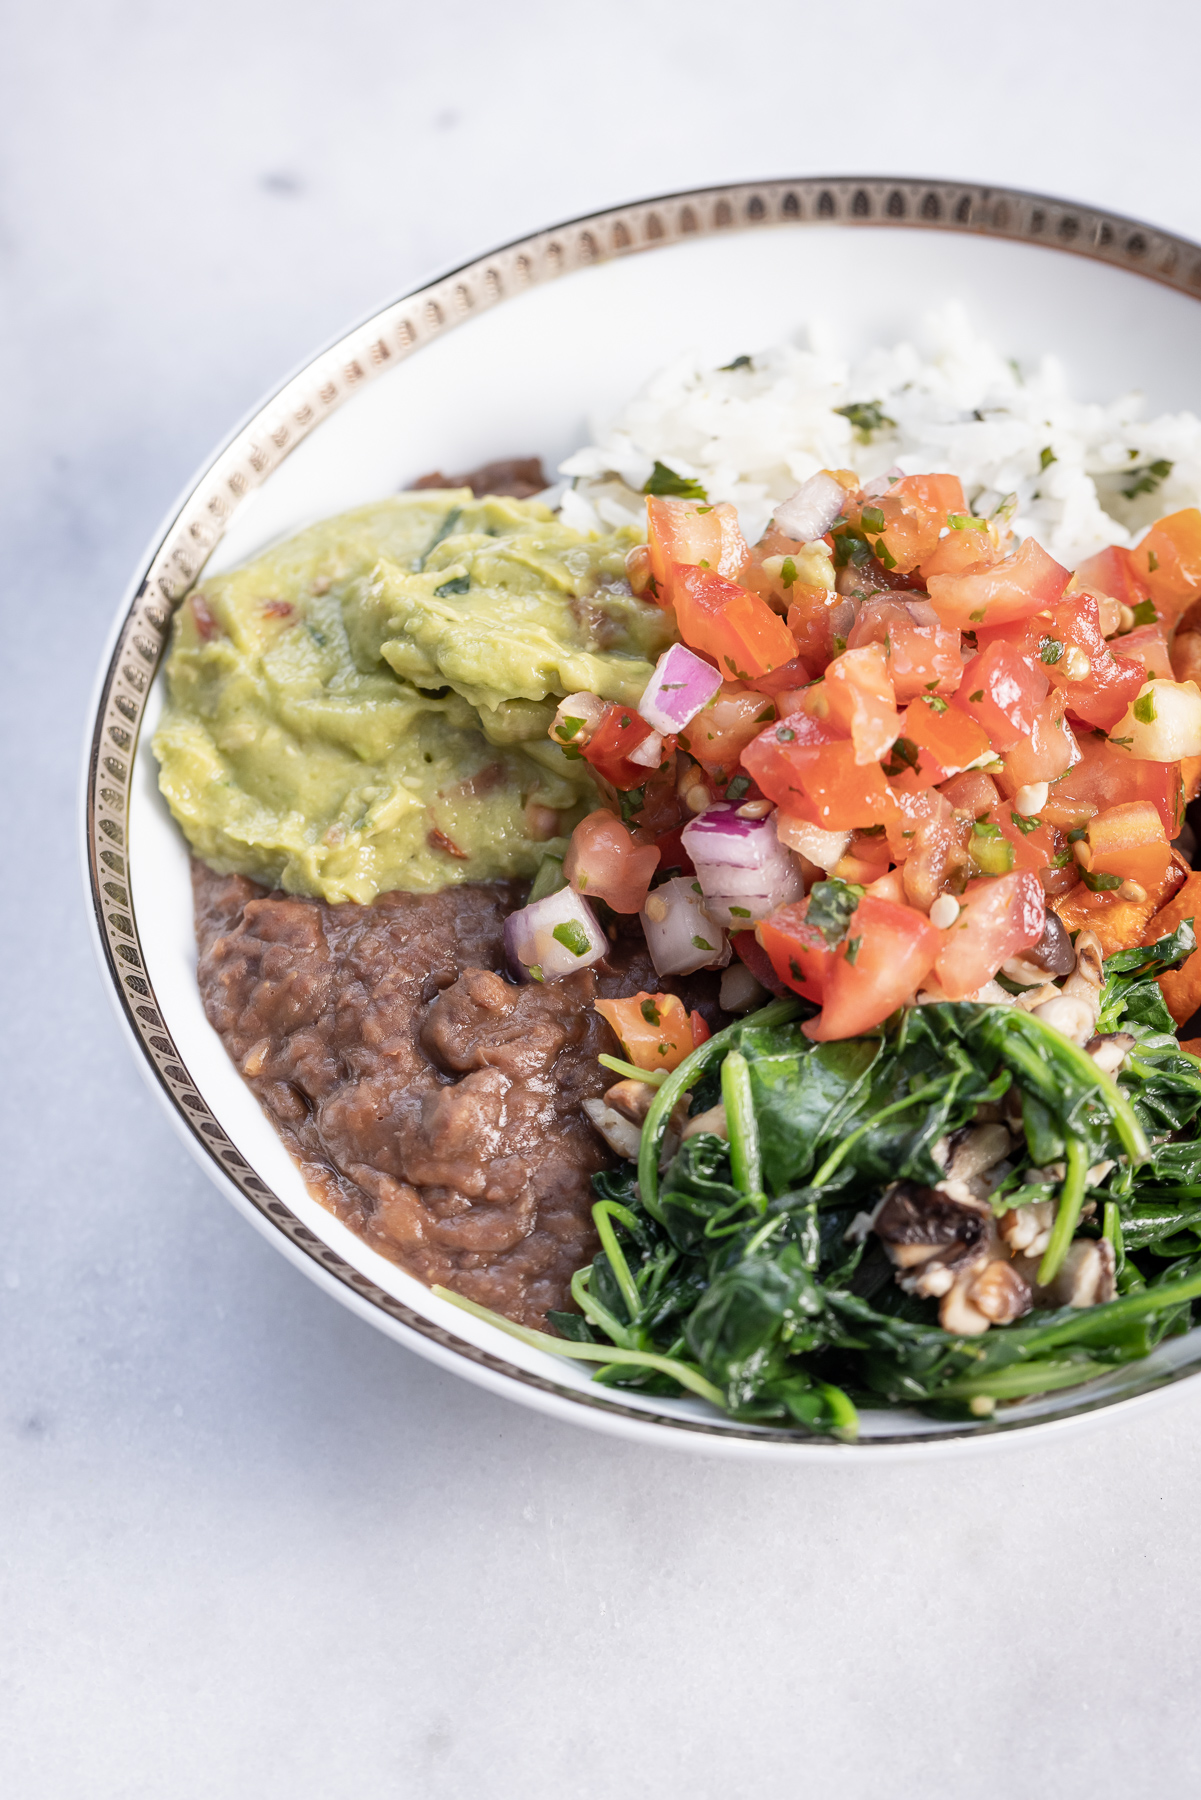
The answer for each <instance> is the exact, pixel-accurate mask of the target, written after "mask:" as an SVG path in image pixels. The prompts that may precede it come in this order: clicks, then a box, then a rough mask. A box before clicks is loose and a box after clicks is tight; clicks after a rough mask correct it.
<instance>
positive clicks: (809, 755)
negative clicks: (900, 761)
mask: <svg viewBox="0 0 1201 1800" xmlns="http://www.w3.org/2000/svg"><path fill="white" fill-rule="evenodd" d="M756 742H758V740H756ZM754 748H755V745H753V744H752V745H751V746H749V748H748V749H747V751H746V753H745V754H744V756H743V763H744V765H746V766H747V767H749V766H750V765H749V763H748V760H747V759H748V758H749V757H750V755H751V754H752V752H753V751H754ZM789 764H790V767H789V775H790V780H789V782H788V784H787V789H788V791H787V793H786V796H785V798H784V799H780V798H779V797H778V796H777V795H775V794H771V793H769V791H768V789H767V788H765V787H763V781H762V778H761V777H758V776H757V777H756V779H757V780H758V781H759V786H760V787H761V788H763V791H764V793H766V794H768V798H769V799H772V800H775V801H776V804H777V805H778V806H780V807H781V809H782V810H783V811H784V812H786V813H794V814H796V815H797V817H799V818H802V819H808V820H809V822H810V823H811V824H813V825H820V826H821V828H822V830H823V831H855V830H859V829H862V828H864V827H870V826H872V825H887V823H888V821H889V819H890V818H892V817H894V816H895V813H896V805H897V803H896V799H895V797H894V795H893V793H892V790H891V789H890V787H889V785H888V782H887V780H886V779H885V776H884V771H883V769H882V768H881V766H880V764H879V763H878V762H873V763H860V762H858V761H857V760H856V757H855V748H854V745H853V744H848V743H845V742H840V743H834V744H820V745H801V744H797V745H796V746H795V747H794V751H793V755H792V756H791V757H790V758H789ZM798 788H799V790H800V797H799V801H798V796H797V793H796V790H797V789H798Z"/></svg>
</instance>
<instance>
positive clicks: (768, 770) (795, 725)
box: [742, 712, 870, 830]
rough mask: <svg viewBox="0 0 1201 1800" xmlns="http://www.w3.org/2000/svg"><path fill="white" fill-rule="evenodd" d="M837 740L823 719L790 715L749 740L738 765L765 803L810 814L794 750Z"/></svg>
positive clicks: (813, 822) (799, 813)
mask: <svg viewBox="0 0 1201 1800" xmlns="http://www.w3.org/2000/svg"><path fill="white" fill-rule="evenodd" d="M837 741H838V733H837V732H836V731H835V730H834V728H833V727H832V726H831V725H829V724H828V723H827V722H826V721H825V720H824V719H814V718H811V717H810V716H809V715H808V714H807V713H803V712H802V713H793V714H790V715H789V717H788V718H787V719H781V720H780V721H779V723H778V724H776V725H769V726H768V727H767V728H766V730H764V731H761V732H760V733H759V735H758V737H757V738H754V739H752V741H751V742H750V743H749V744H748V745H747V747H746V749H745V750H744V751H743V753H742V766H743V768H744V769H745V770H746V772H747V774H748V775H749V776H751V778H752V780H754V781H756V782H757V783H758V785H759V787H760V789H761V791H762V792H763V793H764V794H766V795H767V798H768V799H769V800H774V801H775V802H776V805H777V806H782V807H783V808H784V810H785V811H786V812H791V813H796V814H798V815H802V816H803V815H806V814H807V813H811V812H812V808H811V807H810V806H809V804H808V802H807V800H806V797H805V794H804V792H803V791H802V789H801V786H800V780H799V771H798V764H797V753H798V750H800V749H804V748H811V747H813V746H816V745H820V744H833V743H836V742H837ZM848 748H849V746H848ZM809 822H810V824H813V825H816V823H817V819H816V817H811V818H810V821H809ZM868 822H869V823H870V820H869V821H868ZM847 829H848V830H850V829H851V827H849V826H848V827H847Z"/></svg>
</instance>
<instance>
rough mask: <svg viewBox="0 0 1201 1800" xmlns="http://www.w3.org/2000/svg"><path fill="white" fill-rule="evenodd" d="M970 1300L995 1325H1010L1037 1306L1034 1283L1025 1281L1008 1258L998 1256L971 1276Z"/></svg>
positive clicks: (968, 1289) (970, 1303) (969, 1285)
mask: <svg viewBox="0 0 1201 1800" xmlns="http://www.w3.org/2000/svg"><path fill="white" fill-rule="evenodd" d="M966 1297H967V1300H968V1303H969V1305H971V1306H974V1307H975V1308H976V1311H977V1312H981V1313H983V1314H984V1316H985V1318H986V1319H987V1320H988V1321H989V1323H990V1324H993V1325H1009V1324H1011V1323H1012V1322H1013V1320H1014V1319H1020V1318H1021V1316H1022V1314H1023V1313H1028V1312H1029V1311H1030V1308H1031V1306H1032V1305H1033V1303H1034V1302H1033V1299H1032V1296H1031V1293H1030V1284H1029V1282H1027V1281H1024V1280H1023V1279H1022V1277H1021V1276H1020V1275H1019V1274H1018V1272H1017V1270H1016V1269H1015V1268H1014V1266H1013V1264H1012V1263H1011V1262H1010V1261H1009V1259H1008V1257H994V1258H993V1259H992V1260H991V1261H990V1262H986V1263H985V1265H984V1267H983V1268H982V1269H978V1270H976V1271H975V1273H974V1274H973V1275H972V1276H971V1278H970V1280H969V1282H968V1287H967V1296H966Z"/></svg>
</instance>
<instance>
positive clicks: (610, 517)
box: [560, 305, 1201, 567]
mask: <svg viewBox="0 0 1201 1800" xmlns="http://www.w3.org/2000/svg"><path fill="white" fill-rule="evenodd" d="M927 328H928V335H929V345H930V351H929V354H928V355H925V356H923V355H922V354H921V353H920V352H919V351H918V350H917V349H915V348H914V346H913V345H912V344H907V343H906V344H898V345H896V346H895V348H893V349H879V350H873V351H871V352H869V354H868V355H866V356H865V357H864V358H863V359H862V360H861V361H860V362H859V363H857V364H854V365H852V364H849V363H847V362H846V361H845V360H843V359H841V358H838V357H835V356H831V355H828V354H825V353H823V352H822V351H820V350H818V349H814V348H808V349H801V348H798V347H797V346H796V345H794V344H780V345H776V346H773V347H772V348H770V349H767V350H762V351H758V352H756V353H755V355H754V357H753V358H752V361H751V365H750V366H749V367H746V366H743V367H740V368H729V369H715V368H711V367H709V366H707V365H706V364H705V363H703V362H702V361H701V360H700V359H699V358H697V357H696V356H695V355H687V356H682V357H680V358H679V359H678V360H677V361H676V362H674V363H672V364H671V365H670V366H669V367H668V368H666V369H663V370H662V371H661V372H660V373H659V374H658V375H656V376H655V377H654V378H653V380H651V381H650V382H648V384H647V385H646V387H645V388H643V390H642V392H641V393H639V394H637V395H636V396H635V397H634V399H632V400H631V401H630V402H629V404H628V405H627V406H625V407H624V408H623V409H622V411H621V412H620V413H619V414H618V415H617V417H616V418H615V419H612V420H610V421H608V422H607V423H598V422H596V421H593V422H592V429H593V436H594V441H593V443H592V444H590V445H589V446H588V447H587V448H586V449H583V450H579V451H577V452H576V453H575V454H574V455H573V456H571V457H569V458H568V460H567V461H566V462H565V463H564V464H563V465H562V467H561V470H560V473H561V474H562V475H564V476H568V477H573V478H574V486H572V487H569V488H568V489H567V491H566V492H565V493H564V494H563V497H562V516H563V520H564V522H565V523H566V524H569V525H573V526H576V527H577V528H578V529H581V530H585V531H589V530H592V531H595V530H601V529H605V528H607V527H611V526H614V525H620V524H630V523H633V524H639V523H641V522H642V520H643V518H644V513H645V508H644V502H643V500H642V488H643V484H644V483H645V482H646V481H647V480H648V479H649V477H650V474H651V470H652V468H653V466H654V463H655V462H656V461H658V462H661V463H665V464H666V465H667V466H668V467H669V468H670V469H672V470H674V472H675V473H676V474H677V475H681V476H688V477H691V478H693V479H695V480H697V481H699V482H701V483H702V485H703V486H704V487H705V488H706V490H707V491H708V494H709V498H710V499H711V500H732V501H733V502H734V504H735V505H736V506H737V508H738V512H739V517H740V520H741V523H742V528H743V531H744V533H745V534H746V536H747V538H748V540H749V541H750V542H752V543H753V542H754V541H755V540H756V539H757V538H758V537H759V536H760V535H761V534H762V532H763V530H764V528H765V526H766V525H767V522H768V520H769V519H770V517H771V513H772V509H773V506H774V505H775V504H776V503H777V502H778V501H780V500H783V499H785V498H786V497H787V496H788V495H789V494H790V493H792V491H793V490H794V489H795V488H796V487H797V486H798V485H799V484H800V482H802V481H804V480H805V479H806V477H807V476H809V475H812V474H813V473H814V472H815V471H816V470H817V469H821V468H850V469H854V470H856V471H857V472H858V474H859V475H860V476H861V477H862V478H863V479H864V480H870V479H871V478H872V477H873V476H876V475H881V474H883V473H884V472H885V471H886V470H888V469H891V468H894V467H896V468H900V469H901V470H903V471H904V473H905V474H907V475H916V474H922V473H926V472H930V471H948V472H950V473H952V474H956V475H958V476H959V477H960V478H961V480H962V481H963V485H964V490H965V494H966V497H967V500H968V503H969V504H970V505H971V507H972V509H973V511H975V512H976V513H978V514H988V513H991V512H993V511H994V510H995V509H996V508H997V507H998V506H1000V505H1001V504H1002V503H1003V502H1004V501H1005V500H1006V499H1007V498H1008V497H1009V496H1011V495H1016V507H1017V510H1016V513H1015V515H1014V517H1013V525H1014V529H1015V530H1016V532H1017V533H1018V535H1019V537H1027V536H1033V537H1036V538H1037V539H1038V541H1039V542H1040V543H1041V544H1043V545H1044V546H1045V548H1046V549H1047V550H1049V551H1050V552H1051V554H1052V555H1053V556H1054V557H1056V558H1057V559H1058V560H1059V561H1060V562H1062V563H1064V564H1065V565H1067V566H1068V567H1074V565H1075V564H1076V563H1078V562H1079V561H1081V560H1082V559H1083V558H1084V557H1086V556H1090V555H1091V554H1092V553H1093V552H1094V551H1096V550H1099V549H1101V548H1103V547H1104V546H1105V545H1106V544H1131V543H1134V542H1136V541H1137V539H1138V538H1139V537H1140V536H1141V534H1142V533H1143V531H1145V530H1146V528H1147V526H1148V525H1150V524H1151V523H1153V521H1154V520H1155V519H1157V518H1160V517H1161V516H1162V515H1163V514H1164V513H1169V512H1175V511H1177V510H1178V509H1179V508H1180V507H1183V506H1197V505H1198V504H1201V420H1198V419H1197V417H1196V416H1195V415H1194V414H1193V413H1187V412H1184V413H1165V414H1163V415H1162V416H1161V417H1160V418H1157V419H1150V420H1143V419H1140V417H1139V414H1140V412H1141V410H1142V400H1141V396H1139V395H1138V394H1137V393H1133V394H1126V395H1123V396H1122V397H1121V398H1120V399H1117V400H1111V401H1108V402H1105V403H1096V402H1088V401H1082V400H1077V399H1074V398H1073V397H1072V395H1071V394H1069V393H1068V391H1067V387H1066V384H1065V380H1064V374H1063V369H1062V367H1061V365H1060V363H1059V362H1058V360H1057V359H1056V358H1055V357H1051V356H1047V357H1044V358H1043V359H1042V361H1041V362H1040V363H1039V364H1038V366H1037V368H1035V369H1027V370H1022V369H1019V368H1018V366H1017V365H1016V364H1015V363H1013V362H1010V361H1007V360H1006V358H1005V357H1004V356H1003V355H1002V354H1001V352H1000V351H999V350H997V349H996V347H995V346H994V345H992V344H990V343H988V342H987V341H986V340H985V339H984V338H982V337H979V336H978V335H977V334H976V333H975V332H974V331H973V329H972V327H971V325H970V323H969V321H968V319H967V317H966V315H965V313H964V312H963V310H962V308H961V307H959V306H957V305H951V306H948V307H947V308H946V309H945V310H943V311H941V312H939V313H937V314H934V315H932V316H931V318H930V319H929V320H928V322H927ZM871 401H875V402H877V403H878V404H879V407H880V410H881V411H882V413H883V414H884V415H886V417H887V418H888V419H889V420H891V421H892V422H893V423H891V424H889V425H884V426H882V427H880V428H879V429H878V430H875V431H873V432H871V433H870V435H868V434H866V433H863V432H858V431H856V429H855V427H854V426H853V425H852V423H851V421H850V420H848V419H847V418H845V417H843V416H842V415H841V414H840V413H838V412H837V411H836V410H835V409H836V408H837V407H842V406H847V405H850V404H853V403H863V402H871ZM1047 452H1049V453H1050V455H1051V456H1052V457H1053V458H1054V460H1053V461H1048V460H1047V458H1046V455H1045V453H1047ZM1044 462H1045V464H1046V466H1045V467H1044V466H1043V465H1044ZM1154 463H1159V464H1161V465H1162V464H1163V463H1170V464H1171V465H1172V467H1171V471H1170V473H1167V474H1161V475H1158V476H1157V475H1156V474H1154V473H1152V472H1151V465H1152V464H1154ZM1139 481H1142V482H1143V483H1144V484H1145V485H1146V486H1148V487H1149V488H1150V490H1151V491H1149V492H1142V493H1137V494H1134V495H1133V496H1129V497H1128V495H1127V493H1126V492H1125V491H1124V490H1128V489H1130V488H1131V487H1133V486H1134V485H1135V484H1136V483H1137V482H1139Z"/></svg>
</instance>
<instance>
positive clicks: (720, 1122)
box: [680, 1100, 730, 1143]
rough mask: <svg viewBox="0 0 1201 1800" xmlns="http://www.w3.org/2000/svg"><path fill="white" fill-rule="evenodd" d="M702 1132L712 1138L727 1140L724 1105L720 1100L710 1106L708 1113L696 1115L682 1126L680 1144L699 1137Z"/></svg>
mask: <svg viewBox="0 0 1201 1800" xmlns="http://www.w3.org/2000/svg"><path fill="white" fill-rule="evenodd" d="M702 1131H707V1132H711V1133H712V1135H713V1136H714V1137H719V1138H728V1137H729V1135H730V1130H729V1126H728V1125H727V1124H726V1109H725V1104H724V1102H722V1101H721V1100H719V1101H718V1103H717V1105H716V1106H711V1107H710V1108H709V1110H708V1112H702V1113H696V1114H694V1115H693V1117H692V1118H691V1119H689V1120H687V1122H686V1123H685V1124H684V1126H683V1128H682V1129H681V1131H680V1141H681V1143H682V1142H683V1141H684V1139H685V1138H690V1137H699V1136H700V1134H701V1132H702Z"/></svg>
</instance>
